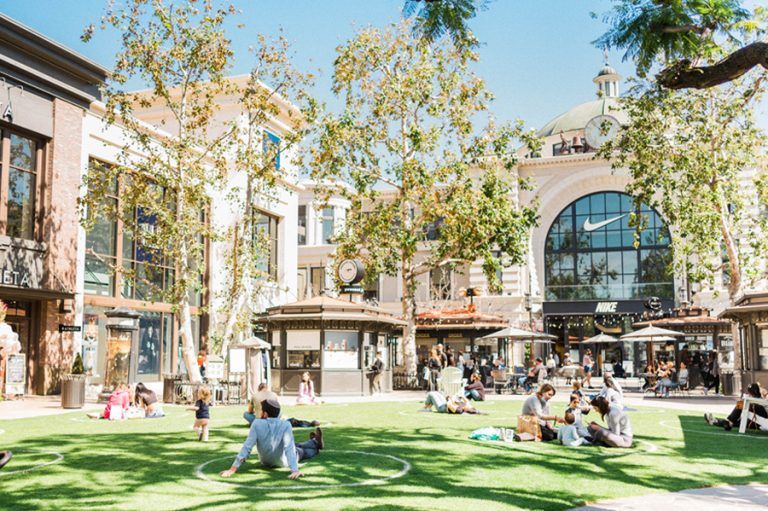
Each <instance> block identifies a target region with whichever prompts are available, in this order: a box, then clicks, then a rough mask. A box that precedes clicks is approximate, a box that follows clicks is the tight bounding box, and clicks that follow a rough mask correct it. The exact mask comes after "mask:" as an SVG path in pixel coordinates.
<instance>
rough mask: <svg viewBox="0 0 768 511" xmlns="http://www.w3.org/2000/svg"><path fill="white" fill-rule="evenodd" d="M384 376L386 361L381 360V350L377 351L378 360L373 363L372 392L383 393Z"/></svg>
mask: <svg viewBox="0 0 768 511" xmlns="http://www.w3.org/2000/svg"><path fill="white" fill-rule="evenodd" d="M382 376H384V362H383V361H382V360H381V352H380V351H377V352H376V360H374V361H373V365H371V393H374V392H375V393H377V394H381V378H382Z"/></svg>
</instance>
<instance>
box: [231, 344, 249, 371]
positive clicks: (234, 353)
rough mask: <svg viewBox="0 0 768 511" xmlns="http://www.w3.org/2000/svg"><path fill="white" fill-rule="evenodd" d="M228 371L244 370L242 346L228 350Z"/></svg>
mask: <svg viewBox="0 0 768 511" xmlns="http://www.w3.org/2000/svg"><path fill="white" fill-rule="evenodd" d="M229 372H230V373H244V372H245V350H244V349H243V348H232V349H231V350H229Z"/></svg>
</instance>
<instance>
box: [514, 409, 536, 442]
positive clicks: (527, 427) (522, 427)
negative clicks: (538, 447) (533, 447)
mask: <svg viewBox="0 0 768 511" xmlns="http://www.w3.org/2000/svg"><path fill="white" fill-rule="evenodd" d="M522 433H528V434H529V435H531V436H533V438H534V440H535V441H536V442H540V441H541V426H540V425H539V419H538V417H536V416H535V415H520V416H518V417H517V434H518V435H521V434H522Z"/></svg>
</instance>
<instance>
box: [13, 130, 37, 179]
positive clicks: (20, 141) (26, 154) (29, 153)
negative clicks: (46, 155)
mask: <svg viewBox="0 0 768 511" xmlns="http://www.w3.org/2000/svg"><path fill="white" fill-rule="evenodd" d="M11 166H12V167H16V168H17V169H23V170H27V171H29V172H34V171H35V142H34V140H30V139H28V138H25V137H22V136H20V135H16V134H13V133H11Z"/></svg>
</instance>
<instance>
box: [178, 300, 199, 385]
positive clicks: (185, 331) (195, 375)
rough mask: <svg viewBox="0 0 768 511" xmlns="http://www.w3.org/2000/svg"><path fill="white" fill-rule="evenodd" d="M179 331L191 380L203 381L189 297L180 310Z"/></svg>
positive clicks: (183, 355) (194, 381)
mask: <svg viewBox="0 0 768 511" xmlns="http://www.w3.org/2000/svg"><path fill="white" fill-rule="evenodd" d="M179 333H180V334H181V356H182V358H183V359H184V365H185V366H186V368H187V375H189V381H190V382H192V383H201V382H202V381H203V378H202V376H201V375H200V367H198V365H197V357H196V356H195V355H196V354H195V338H194V337H193V335H192V310H191V308H190V306H189V298H187V297H186V296H185V297H184V298H183V299H182V301H181V304H180V310H179Z"/></svg>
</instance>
